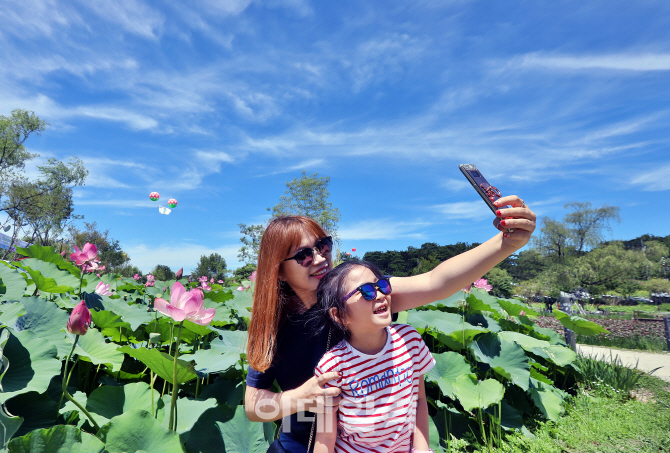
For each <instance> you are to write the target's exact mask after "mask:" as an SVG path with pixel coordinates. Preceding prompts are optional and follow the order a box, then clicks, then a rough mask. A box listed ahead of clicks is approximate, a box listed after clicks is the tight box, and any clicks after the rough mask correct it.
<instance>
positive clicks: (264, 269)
mask: <svg viewBox="0 0 670 453" xmlns="http://www.w3.org/2000/svg"><path fill="white" fill-rule="evenodd" d="M305 235H313V236H315V237H317V238H322V237H325V236H328V234H327V233H326V232H325V231H324V229H323V228H321V226H320V225H319V224H318V223H316V222H315V221H314V220H312V219H310V218H309V217H303V216H284V217H277V218H275V219H274V220H272V222H270V224H269V225H268V226H267V228H266V229H265V233H263V237H262V238H261V245H260V248H259V251H258V268H257V270H256V285H255V287H254V296H253V304H252V306H251V320H250V321H249V332H248V333H249V337H248V340H247V360H248V361H249V365H250V366H252V367H253V368H254V369H255V370H257V371H260V372H264V371H266V370H267V369H268V368H269V367H270V365H271V364H272V359H273V358H274V355H275V352H276V349H277V332H278V330H279V326H280V322H281V320H282V319H283V317H284V316H285V311H286V310H287V309H289V308H293V306H299V305H300V304H301V301H300V300H299V299H298V298H297V296H296V294H295V293H294V292H293V290H292V289H291V287H290V286H289V285H288V284H287V283H286V282H284V281H281V280H280V279H279V274H280V270H281V268H282V266H283V265H284V259H286V257H287V255H288V254H289V253H290V252H291V250H292V249H294V248H295V247H297V246H299V245H300V242H302V240H303V238H304V237H305Z"/></svg>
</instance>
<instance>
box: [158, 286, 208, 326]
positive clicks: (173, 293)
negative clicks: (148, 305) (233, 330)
mask: <svg viewBox="0 0 670 453" xmlns="http://www.w3.org/2000/svg"><path fill="white" fill-rule="evenodd" d="M202 299H203V294H202V290H200V288H194V289H192V290H190V291H186V289H185V288H184V285H182V284H181V283H179V282H175V284H174V285H172V289H171V290H170V302H168V301H166V300H165V299H161V298H160V297H157V298H156V299H155V300H154V308H156V310H158V311H160V312H161V313H163V314H164V315H167V316H169V317H170V318H172V319H174V320H175V321H177V322H180V321H183V320H185V319H187V320H189V321H191V322H194V323H196V324H200V325H201V326H206V325H207V324H209V323H210V322H212V319H214V314H215V313H216V310H215V309H214V308H205V307H204V306H203V301H202Z"/></svg>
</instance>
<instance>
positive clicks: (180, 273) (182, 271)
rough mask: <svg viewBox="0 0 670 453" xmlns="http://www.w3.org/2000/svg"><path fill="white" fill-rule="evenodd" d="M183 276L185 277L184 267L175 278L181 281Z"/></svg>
mask: <svg viewBox="0 0 670 453" xmlns="http://www.w3.org/2000/svg"><path fill="white" fill-rule="evenodd" d="M183 275H184V268H183V267H182V268H181V269H179V270H178V271H177V273H176V274H174V278H175V279H177V280H179V279H180V278H182V276H183Z"/></svg>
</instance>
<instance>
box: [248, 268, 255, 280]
mask: <svg viewBox="0 0 670 453" xmlns="http://www.w3.org/2000/svg"><path fill="white" fill-rule="evenodd" d="M249 280H251V281H252V282H254V281H256V271H253V272H252V273H251V275H250V276H249Z"/></svg>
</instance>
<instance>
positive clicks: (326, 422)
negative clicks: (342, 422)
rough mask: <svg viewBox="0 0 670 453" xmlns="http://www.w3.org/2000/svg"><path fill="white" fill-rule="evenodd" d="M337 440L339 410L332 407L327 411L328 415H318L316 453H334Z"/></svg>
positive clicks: (315, 440) (315, 441)
mask: <svg viewBox="0 0 670 453" xmlns="http://www.w3.org/2000/svg"><path fill="white" fill-rule="evenodd" d="M336 440H337V409H335V408H332V407H331V408H328V409H327V410H326V413H322V414H318V415H317V419H316V438H315V439H314V453H333V451H335V441H336Z"/></svg>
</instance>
